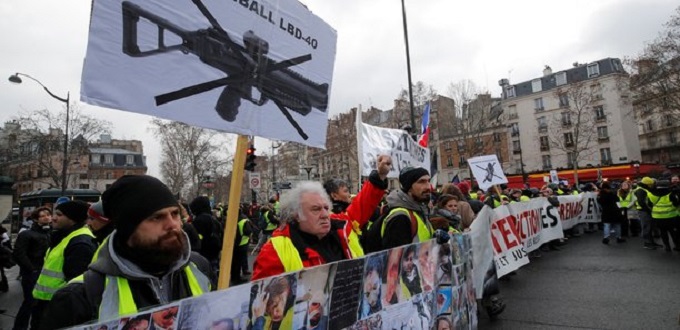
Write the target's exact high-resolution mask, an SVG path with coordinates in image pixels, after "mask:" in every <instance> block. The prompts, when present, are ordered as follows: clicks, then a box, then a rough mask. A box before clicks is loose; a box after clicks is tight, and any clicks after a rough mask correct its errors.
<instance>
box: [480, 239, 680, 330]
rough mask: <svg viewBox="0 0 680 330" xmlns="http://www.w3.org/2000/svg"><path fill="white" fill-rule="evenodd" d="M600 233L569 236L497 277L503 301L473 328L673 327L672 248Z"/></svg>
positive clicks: (676, 265) (678, 262) (676, 262)
mask: <svg viewBox="0 0 680 330" xmlns="http://www.w3.org/2000/svg"><path fill="white" fill-rule="evenodd" d="M600 235H601V232H598V233H592V234H585V235H584V236H581V237H576V238H571V239H569V241H568V244H567V245H566V246H564V247H562V250H561V251H554V252H547V253H543V257H542V258H538V259H533V260H532V261H531V263H530V264H529V265H527V266H525V267H523V268H521V269H520V270H519V271H518V274H517V275H516V276H514V277H511V279H510V280H509V281H503V282H501V283H502V284H501V290H502V295H503V296H504V298H505V300H506V302H507V304H508V305H507V308H506V310H505V311H504V312H503V314H502V315H501V316H500V319H499V320H497V321H494V322H490V321H489V320H488V319H482V320H480V327H479V328H480V329H680V325H679V323H678V322H679V320H678V318H679V317H680V253H679V252H665V251H663V249H662V250H655V251H650V250H645V249H643V248H642V242H641V239H640V238H631V239H629V241H628V242H627V243H622V244H616V243H610V244H609V246H606V245H604V244H602V238H601V236H600ZM483 317H484V316H483Z"/></svg>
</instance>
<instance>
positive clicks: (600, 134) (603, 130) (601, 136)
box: [597, 126, 609, 140]
mask: <svg viewBox="0 0 680 330" xmlns="http://www.w3.org/2000/svg"><path fill="white" fill-rule="evenodd" d="M597 138H598V140H609V134H608V133H607V126H599V127H598V128H597Z"/></svg>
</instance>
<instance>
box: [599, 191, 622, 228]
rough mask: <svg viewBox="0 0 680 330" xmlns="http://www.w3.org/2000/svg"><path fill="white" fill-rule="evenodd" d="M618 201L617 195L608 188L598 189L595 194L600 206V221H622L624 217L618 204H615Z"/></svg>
mask: <svg viewBox="0 0 680 330" xmlns="http://www.w3.org/2000/svg"><path fill="white" fill-rule="evenodd" d="M618 201H619V197H618V196H616V193H614V192H613V191H611V190H609V189H603V190H600V192H599V193H598V195H597V202H598V203H599V204H600V207H601V208H602V222H604V223H622V222H623V221H624V220H625V219H626V218H625V217H624V216H623V212H622V211H621V209H619V206H618V205H616V203H617V202H618Z"/></svg>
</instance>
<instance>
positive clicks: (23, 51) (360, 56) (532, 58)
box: [0, 0, 678, 175]
mask: <svg viewBox="0 0 680 330" xmlns="http://www.w3.org/2000/svg"><path fill="white" fill-rule="evenodd" d="M176 1H189V0H176ZM224 1H228V0H224ZM274 2H276V1H274ZM302 2H303V3H305V4H306V5H307V6H308V8H309V9H310V10H312V11H313V12H314V13H315V14H317V15H318V16H320V17H321V18H322V19H324V20H325V21H326V22H328V23H329V24H330V25H331V26H332V27H333V28H335V29H336V30H337V32H338V45H337V56H336V62H335V71H334V78H333V85H332V91H331V105H330V114H331V115H334V114H338V113H342V112H347V111H348V110H349V109H350V108H352V107H358V106H362V107H363V108H364V109H365V108H367V107H369V106H375V107H378V108H381V109H390V108H391V107H392V105H393V102H394V98H395V97H396V96H397V95H398V93H399V91H400V90H401V89H403V88H406V87H407V84H408V83H407V74H406V59H405V52H404V37H403V30H402V16H401V2H400V1H398V0H372V1H366V0H302ZM677 6H678V3H677V0H598V1H585V0H551V1H544V0H519V1H502V0H476V1H467V2H463V1H451V0H406V10H407V15H408V29H409V40H410V48H411V68H412V78H413V81H414V82H416V81H423V82H425V83H427V84H431V85H432V86H433V87H434V88H435V89H436V90H437V91H438V92H439V93H441V94H445V93H446V89H447V86H448V85H449V84H450V83H452V82H457V81H460V80H463V79H471V80H473V81H474V82H475V83H476V84H477V85H479V86H481V87H483V88H486V89H488V90H489V91H490V92H491V93H492V94H493V95H498V94H500V90H499V88H498V85H497V82H498V80H499V79H501V78H509V79H510V81H511V83H518V82H521V81H526V80H530V79H532V78H535V77H538V76H540V75H541V72H542V69H543V67H544V65H550V66H551V67H552V69H553V70H554V71H559V70H563V69H566V68H569V67H571V64H572V63H573V62H576V61H578V62H590V61H594V60H598V59H601V58H606V57H619V58H623V57H627V56H633V55H635V54H636V53H638V52H639V51H640V49H641V48H642V47H643V45H644V43H645V42H646V41H650V40H652V39H653V38H654V37H655V36H656V35H657V34H658V32H659V31H660V30H661V29H662V28H663V23H664V22H666V21H668V19H669V17H670V16H671V15H672V13H673V12H674V10H675V8H676V7H677ZM89 13H90V0H69V1H48V0H26V1H19V0H9V1H1V2H0V31H2V32H0V44H1V45H2V46H3V47H2V48H1V50H2V51H1V52H0V73H1V74H2V75H4V76H6V77H9V76H10V75H11V74H13V73H15V72H17V71H18V72H22V73H26V74H29V75H32V76H33V77H35V78H37V79H39V80H40V81H41V82H43V83H44V84H45V85H46V86H48V87H49V88H50V90H51V91H52V92H54V93H55V94H57V95H59V96H65V95H66V93H67V92H70V95H71V99H75V100H77V99H79V95H80V77H81V72H82V65H83V58H84V56H85V49H86V45H87V36H88V23H89ZM0 81H1V82H0V104H1V105H2V111H0V121H2V122H5V121H7V120H10V119H11V118H13V117H15V116H17V115H18V114H19V112H20V111H22V110H23V111H31V110H36V109H44V108H47V109H51V110H53V111H63V110H62V109H63V107H62V104H60V102H58V101H56V100H54V99H52V98H50V97H49V96H48V95H47V94H46V93H44V92H43V91H42V90H40V87H39V86H38V85H36V84H33V83H32V82H29V81H26V82H25V83H23V84H21V85H14V84H12V83H10V82H8V81H7V79H6V78H5V79H1V80H0ZM80 107H81V109H82V110H83V111H84V112H86V113H88V114H91V115H93V116H95V117H97V118H102V119H106V120H109V121H111V122H112V123H113V137H114V138H118V139H139V140H142V141H143V143H144V149H145V153H146V155H147V162H148V165H149V174H152V175H158V164H159V161H160V150H159V143H158V141H156V140H155V139H154V137H153V136H152V135H151V134H150V132H149V131H148V129H147V128H148V125H149V121H150V117H148V116H144V115H138V114H132V113H127V112H122V111H118V110H109V109H104V108H99V107H94V106H90V105H86V104H81V105H80ZM268 145H269V143H268V142H267V141H263V140H261V139H260V140H259V141H258V143H257V147H258V150H259V151H265V150H266V149H268V148H267V146H268Z"/></svg>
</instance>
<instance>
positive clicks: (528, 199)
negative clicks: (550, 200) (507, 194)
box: [519, 195, 531, 202]
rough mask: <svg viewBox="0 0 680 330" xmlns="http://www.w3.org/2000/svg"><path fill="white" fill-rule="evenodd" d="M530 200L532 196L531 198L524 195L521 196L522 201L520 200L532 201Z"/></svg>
mask: <svg viewBox="0 0 680 330" xmlns="http://www.w3.org/2000/svg"><path fill="white" fill-rule="evenodd" d="M530 200H531V198H530V197H529V196H524V195H522V196H519V201H520V202H528V201H530Z"/></svg>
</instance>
